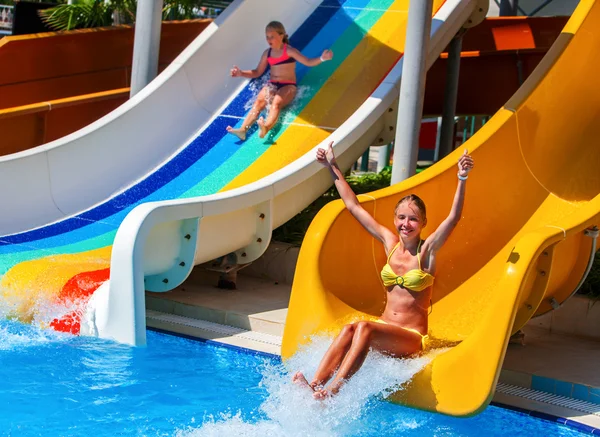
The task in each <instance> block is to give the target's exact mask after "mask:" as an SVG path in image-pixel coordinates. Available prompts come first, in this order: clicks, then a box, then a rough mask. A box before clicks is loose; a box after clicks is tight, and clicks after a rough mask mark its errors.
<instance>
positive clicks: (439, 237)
mask: <svg viewBox="0 0 600 437" xmlns="http://www.w3.org/2000/svg"><path fill="white" fill-rule="evenodd" d="M472 168H473V158H471V155H469V154H468V153H467V150H465V153H464V154H463V155H462V156H461V157H460V158H459V160H458V185H457V187H456V193H455V194H454V201H453V202H452V208H451V209H450V214H448V217H446V219H445V220H444V221H443V222H442V223H441V224H440V226H439V227H438V228H437V229H436V230H435V231H434V232H433V233H432V234H431V235H430V236H429V237H427V240H425V243H424V244H423V251H425V250H427V251H428V252H429V253H435V252H437V251H438V250H439V249H440V248H441V247H442V246H443V245H444V243H445V242H446V240H447V239H448V237H449V236H450V234H451V233H452V231H453V230H454V228H455V227H456V224H457V223H458V221H459V220H460V217H461V214H462V209H463V204H464V201H465V188H466V185H467V175H468V173H469V171H471V169H472Z"/></svg>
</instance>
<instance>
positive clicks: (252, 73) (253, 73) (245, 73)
mask: <svg viewBox="0 0 600 437" xmlns="http://www.w3.org/2000/svg"><path fill="white" fill-rule="evenodd" d="M266 69H267V51H266V50H265V51H264V52H263V54H262V56H261V57H260V61H259V62H258V65H257V66H256V68H255V69H254V70H240V69H239V68H238V66H237V65H234V66H233V68H232V69H231V77H245V78H247V79H254V78H257V77H260V76H261V75H262V74H263V73H264V72H265V70H266Z"/></svg>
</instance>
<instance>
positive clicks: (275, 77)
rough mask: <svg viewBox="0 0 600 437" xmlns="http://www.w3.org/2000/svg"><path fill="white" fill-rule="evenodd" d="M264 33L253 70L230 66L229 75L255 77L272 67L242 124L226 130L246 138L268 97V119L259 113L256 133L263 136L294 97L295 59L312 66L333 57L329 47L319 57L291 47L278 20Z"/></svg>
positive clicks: (269, 25) (228, 127)
mask: <svg viewBox="0 0 600 437" xmlns="http://www.w3.org/2000/svg"><path fill="white" fill-rule="evenodd" d="M265 33H266V37H267V43H268V44H269V49H267V50H265V51H264V52H263V54H262V56H261V58H260V61H259V63H258V66H257V67H256V68H255V69H254V70H240V69H239V68H238V67H237V66H234V67H233V68H232V69H231V76H232V77H245V78H248V79H254V78H256V77H260V76H261V75H262V74H263V73H264V72H265V70H266V69H267V65H269V66H270V67H271V77H270V80H269V83H268V84H267V85H265V86H264V87H263V89H262V90H261V91H260V93H258V97H256V101H255V102H254V105H253V106H252V109H251V110H250V112H249V113H248V115H247V116H246V119H245V120H244V123H243V124H242V126H241V127H239V128H237V129H235V128H233V127H231V126H227V132H229V133H230V134H233V135H235V136H237V137H238V138H239V139H240V140H242V141H243V140H245V139H246V132H247V131H248V128H249V127H250V126H252V124H253V123H254V122H255V121H256V119H257V118H258V115H259V114H260V112H261V111H262V110H263V109H265V107H266V106H267V103H269V100H270V101H271V108H270V110H269V115H268V116H267V119H266V120H264V119H263V118H262V117H261V118H260V119H259V120H258V127H259V133H258V136H259V137H260V138H264V136H265V135H266V134H267V132H269V130H271V128H272V127H273V126H274V125H275V123H276V122H277V119H278V118H279V113H280V112H281V110H282V109H283V108H285V107H286V106H287V105H289V104H290V103H291V101H292V100H294V97H295V96H296V61H298V62H300V63H302V64H304V65H306V66H308V67H315V66H317V65H319V64H321V63H322V62H325V61H329V60H330V59H332V58H333V52H332V51H331V50H324V51H323V53H322V54H321V57H319V58H307V57H306V56H304V55H303V54H302V53H300V52H299V51H298V50H296V49H295V48H293V47H290V46H289V44H288V43H289V40H288V36H287V34H286V33H285V28H284V27H283V24H281V23H280V22H279V21H271V22H270V23H269V24H267V28H266V30H265Z"/></svg>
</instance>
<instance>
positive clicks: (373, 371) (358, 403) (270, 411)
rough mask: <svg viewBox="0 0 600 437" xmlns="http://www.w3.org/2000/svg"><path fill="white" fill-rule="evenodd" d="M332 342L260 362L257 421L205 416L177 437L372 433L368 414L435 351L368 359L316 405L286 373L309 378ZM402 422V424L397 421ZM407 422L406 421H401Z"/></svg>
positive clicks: (409, 425)
mask: <svg viewBox="0 0 600 437" xmlns="http://www.w3.org/2000/svg"><path fill="white" fill-rule="evenodd" d="M330 343H331V339H327V338H316V339H315V340H314V341H313V342H312V343H311V345H310V347H307V348H304V349H302V350H301V351H299V352H298V353H297V354H296V355H295V356H294V357H292V358H291V359H289V360H288V361H287V362H286V363H284V364H279V365H274V364H265V365H264V369H263V371H262V374H263V379H262V381H261V386H262V387H263V388H264V389H265V390H266V392H267V396H266V399H265V401H264V402H263V403H262V405H261V406H260V411H259V412H258V414H257V416H258V417H257V418H256V419H255V420H253V421H247V420H244V418H243V417H242V415H241V412H238V413H236V414H232V413H231V412H225V413H222V414H221V416H219V417H212V416H211V417H208V418H206V420H205V421H204V423H203V425H202V426H201V427H200V428H196V429H190V428H188V429H185V430H178V431H177V433H176V435H177V436H178V437H195V436H203V437H212V436H215V437H221V436H223V435H236V436H244V437H245V436H263V435H269V436H292V437H294V436H299V437H300V436H302V437H304V436H306V435H310V436H316V437H319V436H357V435H361V434H362V433H363V432H364V431H365V429H371V430H372V427H370V426H368V424H365V423H362V421H363V420H366V418H367V416H368V415H369V412H370V411H371V410H372V409H373V408H377V405H379V404H381V402H380V400H381V399H383V398H384V397H385V396H386V395H388V394H391V393H393V392H395V391H396V390H398V389H400V388H401V387H402V386H403V384H405V383H406V382H408V381H409V380H410V379H411V378H412V376H413V375H414V374H415V373H417V372H418V371H419V370H420V369H422V368H423V367H424V366H425V365H426V364H427V363H429V362H430V361H431V359H432V358H433V356H434V355H436V354H437V353H439V351H438V352H431V353H429V354H427V355H425V356H422V357H417V358H411V359H402V360H400V359H393V358H390V357H386V356H383V355H381V354H379V353H376V352H371V353H369V355H368V356H367V359H366V360H365V363H364V364H363V366H362V368H361V369H360V370H359V371H358V372H357V373H356V374H355V375H354V377H353V378H352V379H351V380H350V381H349V382H348V383H347V384H346V385H344V386H343V387H342V389H341V390H340V392H339V393H338V395H337V396H335V397H333V398H330V399H326V400H324V401H316V400H314V399H313V397H312V392H311V390H309V389H307V388H306V387H299V386H297V385H295V384H293V383H292V382H291V375H292V374H293V373H294V372H295V371H296V370H302V371H303V372H305V374H306V375H307V377H308V378H309V379H310V377H311V376H312V375H313V374H314V372H315V370H316V368H317V366H318V364H319V361H320V359H321V357H322V356H323V354H324V353H325V351H326V350H327V348H328V346H329V344H330ZM400 422H401V423H400ZM400 422H399V423H398V424H397V426H398V428H400V429H416V428H418V427H420V423H419V422H416V421H414V420H413V421H410V420H401V421H400ZM404 422H406V423H404Z"/></svg>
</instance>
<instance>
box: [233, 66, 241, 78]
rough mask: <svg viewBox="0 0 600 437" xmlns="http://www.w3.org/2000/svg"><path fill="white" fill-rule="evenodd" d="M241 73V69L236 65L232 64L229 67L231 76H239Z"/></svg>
mask: <svg viewBox="0 0 600 437" xmlns="http://www.w3.org/2000/svg"><path fill="white" fill-rule="evenodd" d="M241 75H242V70H240V69H239V68H238V66H237V65H234V66H233V68H232V69H231V77H240V76H241Z"/></svg>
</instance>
